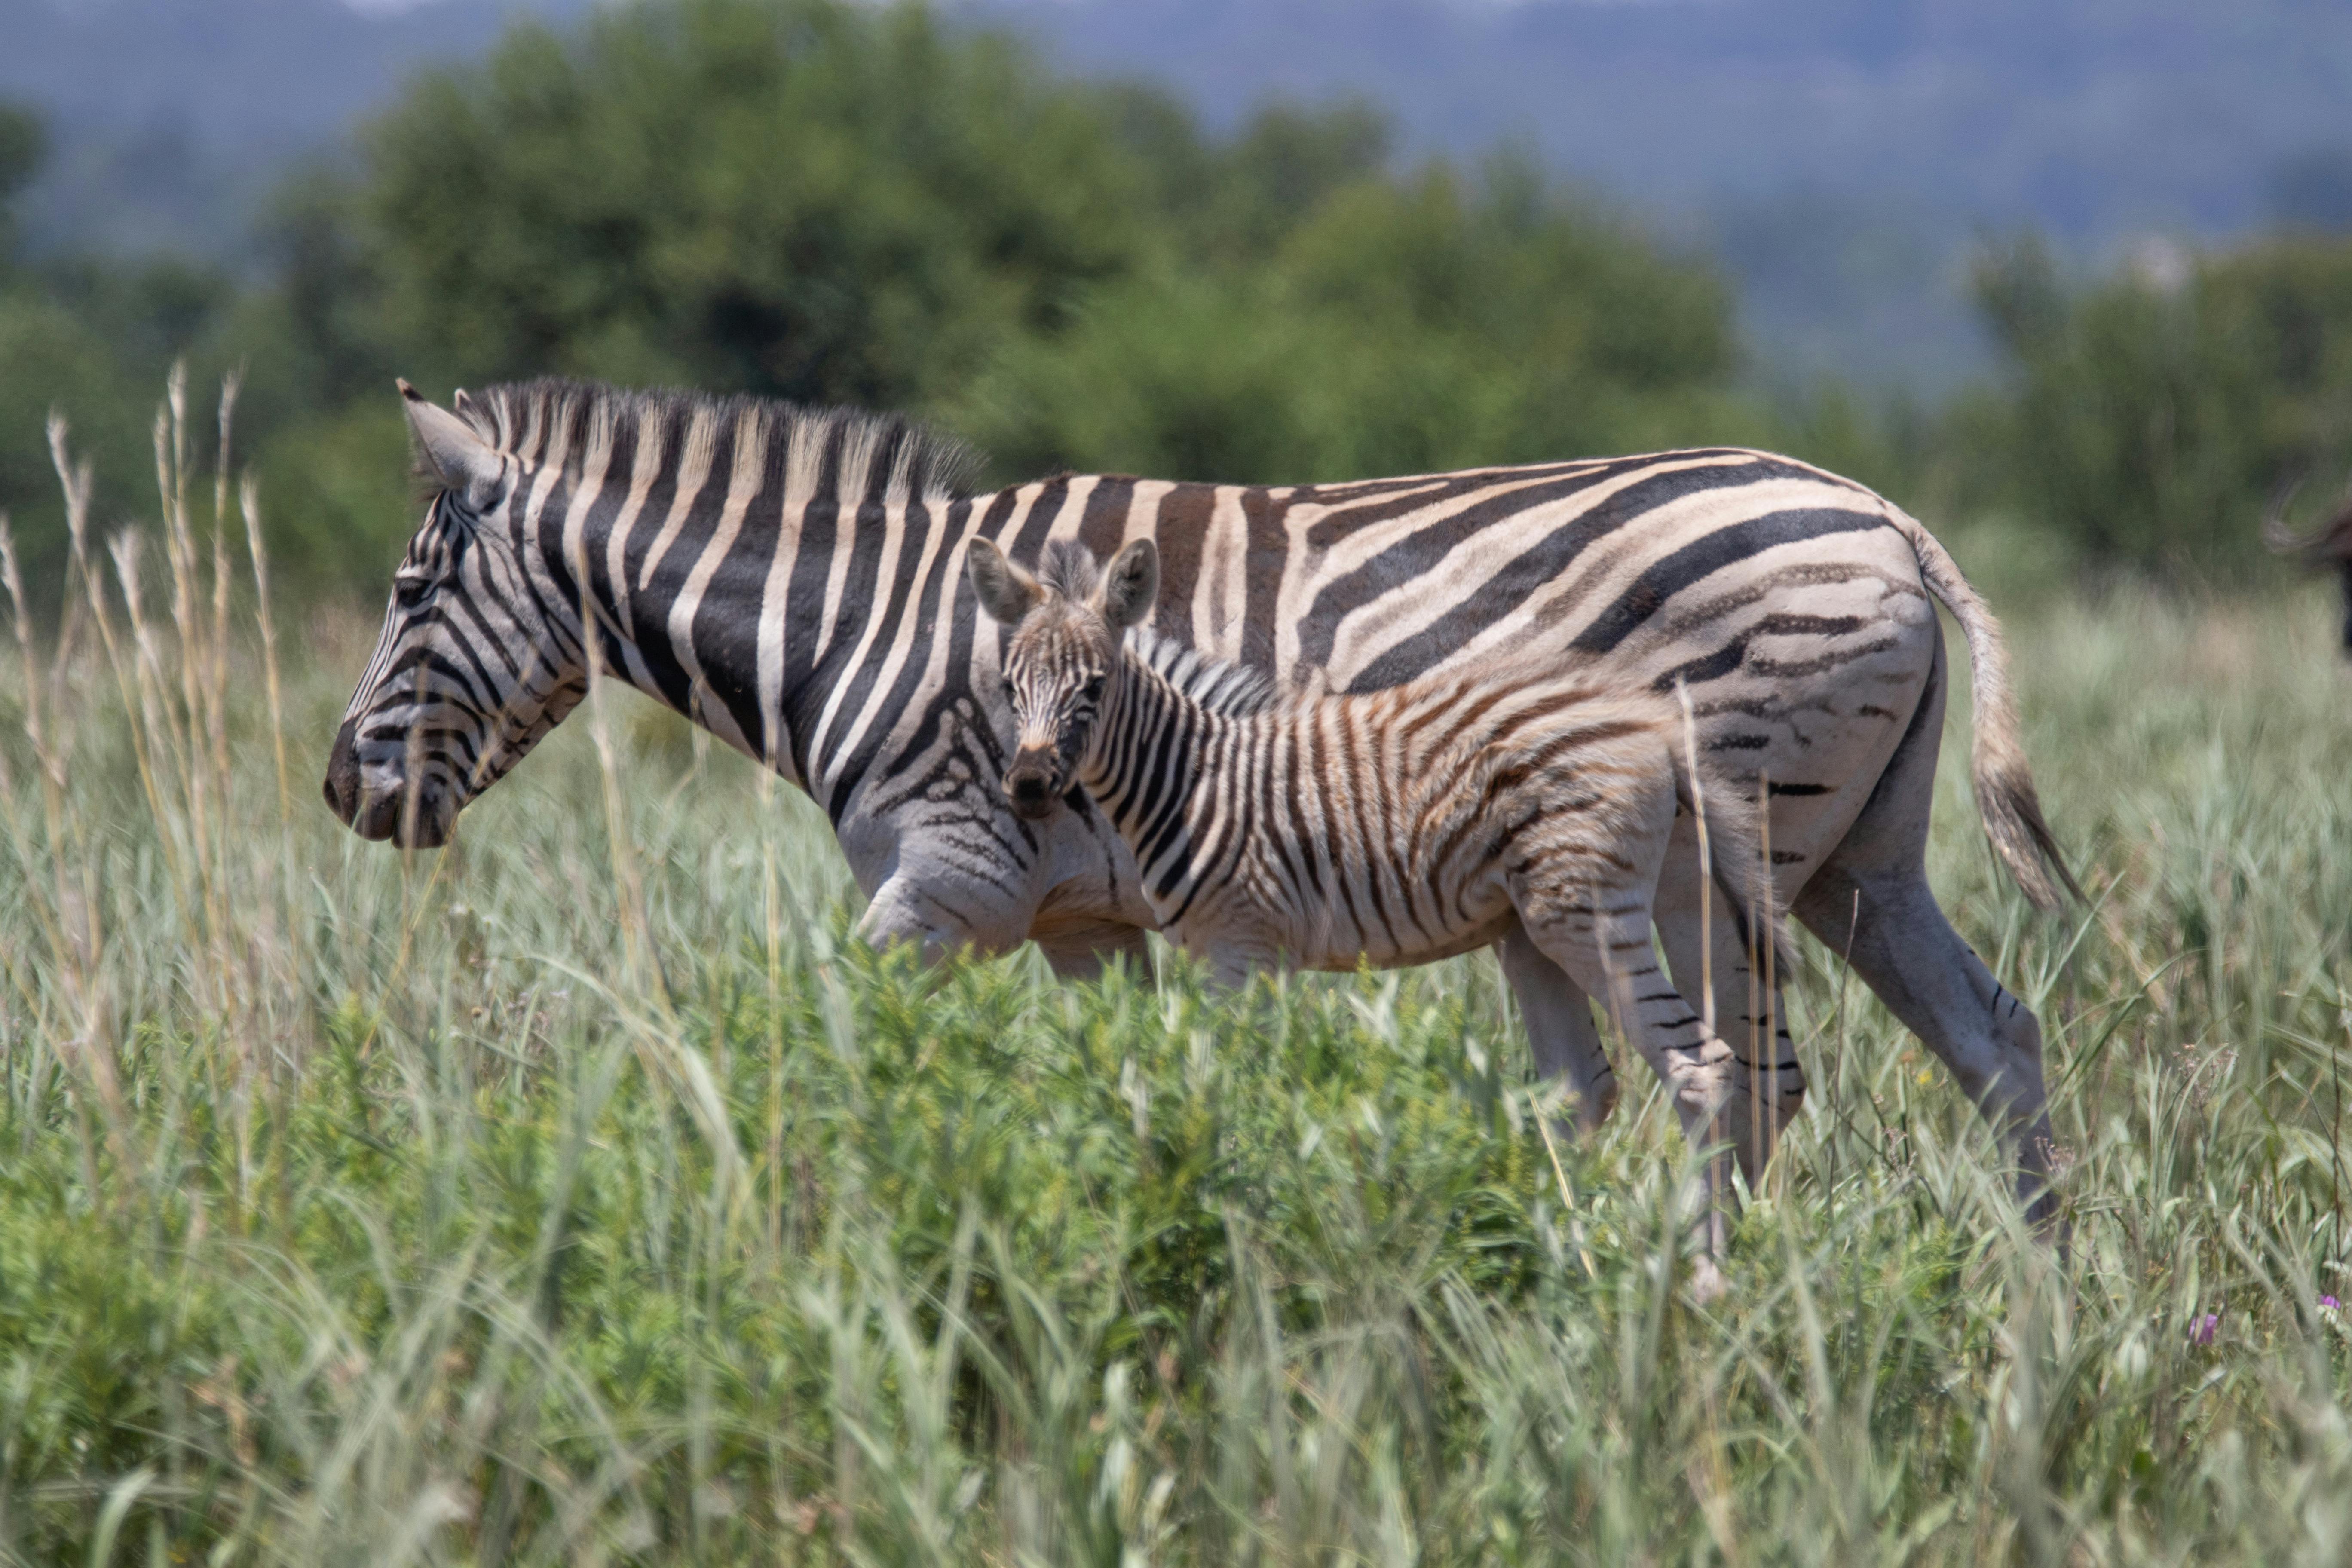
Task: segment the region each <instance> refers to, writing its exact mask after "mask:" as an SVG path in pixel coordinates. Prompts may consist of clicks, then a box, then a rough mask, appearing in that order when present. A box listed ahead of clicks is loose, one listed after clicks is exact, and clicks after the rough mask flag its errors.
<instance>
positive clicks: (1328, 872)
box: [968, 539, 1787, 1291]
mask: <svg viewBox="0 0 2352 1568" xmlns="http://www.w3.org/2000/svg"><path fill="white" fill-rule="evenodd" d="M968 570H969V573H970V575H971V583H972V586H973V589H974V590H975V593H976V595H977V596H978V598H979V602H980V605H981V608H982V610H983V611H985V612H986V613H987V614H988V615H989V616H991V617H992V619H994V620H996V621H998V622H999V623H1001V624H1002V625H1003V626H1006V627H1007V628H1009V630H1008V633H1007V636H1006V639H1005V642H1004V646H1003V652H1002V655H1001V661H1000V662H1001V666H1002V668H1003V685H1004V696H1005V700H1006V701H1007V703H1008V705H1009V706H1010V707H1011V708H1012V710H1013V716H1014V720H1015V722H1016V724H1017V726H1018V733H1019V742H1018V748H1017V750H1016V751H1015V752H1014V753H1013V759H1012V762H1011V763H1010V765H1009V766H1007V767H1006V769H1005V771H1004V782H1003V788H1004V792H1005V795H1006V796H1007V797H1008V799H1009V800H1010V801H1011V803H1012V805H1013V809H1014V810H1015V811H1016V812H1018V813H1019V814H1020V815H1022V816H1025V817H1028V818H1030V819H1032V820H1040V819H1043V818H1044V817H1045V816H1048V815H1050V814H1051V813H1052V811H1053V810H1054V808H1055V804H1056V802H1057V801H1058V800H1059V799H1060V797H1061V796H1062V795H1065V794H1066V793H1067V792H1068V790H1069V789H1070V788H1071V787H1072V785H1073V784H1076V786H1078V787H1081V788H1083V789H1084V790H1085V791H1086V793H1087V796H1088V797H1089V798H1090V799H1091V800H1092V801H1093V803H1094V804H1095V805H1096V806H1097V808H1098V809H1099V810H1100V811H1101V812H1102V814H1103V816H1104V817H1105V819H1106V820H1108V822H1109V823H1110V825H1111V826H1112V827H1113V828H1114V829H1115V830H1116V831H1117V832H1118V835H1119V837H1121V838H1122V839H1124V840H1125V841H1126V843H1127V845H1128V847H1129V849H1130V850H1132V851H1133V853H1134V855H1135V859H1136V864H1137V867H1138V868H1139V870H1140V872H1141V873H1142V879H1143V887H1144V893H1145V897H1146V898H1147V899H1149V900H1150V904H1151V910H1152V913H1153V915H1154V916H1155V917H1156V919H1157V921H1158V924H1159V927H1160V930H1161V931H1164V932H1165V933H1166V934H1167V935H1168V937H1169V938H1170V940H1171V941H1173V942H1176V943H1177V944H1178V945H1179V946H1181V947H1182V948H1183V949H1184V950H1185V951H1186V952H1191V953H1192V954H1194V955H1195V956H1197V957H1200V958H1202V959H1204V960H1206V961H1207V963H1209V965H1210V966H1211V968H1212V970H1213V973H1215V974H1216V976H1217V977H1218V978H1219V979H1220V980H1222V981H1223V982H1225V983H1226V984H1240V983H1243V982H1244V981H1246V980H1247V979H1248V977H1249V976H1250V975H1251V974H1252V973H1255V972H1256V971H1258V970H1260V969H1264V968H1268V967H1272V966H1274V965H1277V964H1288V965H1293V966H1297V967H1301V968H1308V969H1338V970H1347V969H1353V968H1355V967H1356V966H1357V965H1358V964H1359V963H1362V962H1366V961H1369V962H1370V963H1373V964H1375V965H1377V966H1379V967H1381V968H1396V967H1400V966H1402V965H1407V964H1416V963H1429V962H1431V961H1433V960H1435V959H1440V958H1446V957H1450V956H1452V955H1454V954H1455V953H1461V952H1469V951H1470V950H1472V949H1474V948H1477V947H1483V946H1486V945H1487V944H1489V943H1491V942H1498V941H1500V940H1502V939H1503V938H1505V937H1506V936H1507V935H1510V934H1512V933H1513V932H1514V931H1517V932H1521V933H1524V935H1525V937H1526V939H1527V940H1528V941H1529V942H1532V943H1533V945H1534V946H1535V948H1536V949H1537V950H1538V951H1539V952H1541V953H1542V954H1543V955H1544V956H1545V957H1546V958H1549V960H1550V961H1551V962H1552V963H1556V964H1558V965H1559V968H1560V969H1561V970H1562V971H1563V972H1565V973H1566V974H1567V975H1568V976H1569V978H1570V979H1572V980H1573V981H1574V982H1575V983H1576V984H1577V985H1578V986H1579V987H1580V988H1581V989H1582V990H1583V991H1584V992H1585V994H1588V995H1591V996H1593V997H1597V998H1600V999H1601V1001H1602V1003H1603V1005H1605V1006H1606V1007H1607V1008H1608V1009H1609V1011H1610V1013H1611V1015H1612V1017H1613V1019H1614V1020H1615V1022H1616V1023H1617V1025H1618V1026H1619V1027H1620V1028H1621V1029H1622V1031H1623V1032H1624V1034H1625V1037H1626V1038H1627V1039H1629V1040H1630V1041H1631V1042H1633V1046H1634V1047H1635V1048H1636V1049H1637V1050H1639V1051H1640V1052H1641V1054H1642V1056H1643V1059H1644V1060H1646V1061H1647V1062H1648V1063H1649V1064H1650V1068H1651V1070H1653V1071H1654V1072H1655V1073H1656V1074H1657V1075H1658V1078H1659V1079H1660V1080H1661V1081H1662V1082H1663V1083H1664V1084H1665V1085H1666V1087H1667V1089H1668V1091H1669V1092H1670V1094H1671V1095H1672V1097H1673V1100H1674V1104H1675V1112H1676V1114H1677V1115H1678V1116H1679V1118H1680V1119H1681V1121H1682V1124H1683V1128H1684V1131H1685V1133H1686V1134H1687V1135H1688V1136H1689V1137H1690V1138H1691V1139H1692V1141H1693V1142H1695V1143H1698V1144H1700V1145H1702V1146H1705V1145H1714V1144H1723V1143H1726V1142H1728V1141H1729V1139H1730V1138H1731V1136H1732V1130H1731V1128H1730V1127H1729V1126H1728V1125H1727V1123H1726V1122H1725V1121H1724V1120H1723V1111H1724V1110H1725V1108H1726V1106H1727V1104H1728V1102H1729V1100H1731V1098H1732V1094H1733V1092H1734V1090H1735V1089H1736V1088H1737V1087H1738V1079H1737V1078H1736V1076H1735V1075H1736V1074H1737V1073H1738V1071H1739V1070H1740V1068H1742V1067H1744V1066H1746V1065H1747V1064H1745V1063H1743V1062H1742V1061H1741V1060H1740V1058H1739V1057H1738V1053H1736V1052H1735V1050H1734V1049H1733V1047H1731V1046H1730V1045H1729V1044H1728V1043H1727V1042H1726V1041H1725V1040H1723V1039H1722V1038H1720V1037H1718V1036H1717V1035H1716V1034H1715V1032H1714V1031H1713V1029H1712V1028H1711V1027H1710V1026H1709V1022H1708V1021H1707V1020H1705V1019H1703V1017H1702V1015H1701V1010H1700V1009H1698V1008H1695V1007H1694V1006H1692V1005H1691V1004H1690V1003H1689V1002H1688V1001H1687V1000H1685V997H1684V995H1683V994H1682V993H1681V992H1680V991H1679V990H1677V989H1676V988H1675V984H1674V983H1673V982H1672V981H1670V980H1669V979H1668V978H1667V977H1666V975H1665V973H1664V971H1663V970H1662V969H1661V968H1660V967H1659V963H1658V957H1657V952H1656V949H1655V944H1654V942H1653V941H1652V934H1653V933H1652V926H1651V903H1652V900H1653V898H1654V894H1655V892H1656V889H1657V887H1658V881H1659V877H1660V873H1661V870H1662V868H1664V865H1665V862H1666V858H1667V850H1668V847H1669V845H1670V843H1671V841H1672V838H1673V834H1674V826H1675V816H1676V812H1677V809H1678V807H1692V808H1696V806H1697V805H1698V799H1697V797H1698V796H1700V795H1702V793H1703V794H1704V796H1705V799H1706V810H1707V817H1708V827H1709V830H1710V837H1711V840H1712V845H1713V854H1712V855H1711V856H1710V861H1711V868H1712V873H1713V877H1714V879H1715V881H1716V883H1717V885H1718V886H1719V887H1720V888H1721V889H1722V891H1723V892H1724V894H1725V895H1726V897H1725V899H1724V900H1722V904H1721V918H1723V919H1725V920H1726V921H1727V922H1728V923H1729V925H1730V927H1731V929H1732V931H1734V932H1735V933H1736V934H1737V936H1738V940H1739V942H1740V945H1741V947H1742V948H1743V949H1747V950H1749V951H1753V950H1754V946H1755V942H1756V941H1757V940H1758V938H1759V936H1760V937H1761V938H1762V939H1763V940H1767V941H1769V940H1773V938H1774V933H1776V932H1777V931H1778V921H1777V920H1776V919H1775V918H1774V914H1773V910H1772V900H1773V892H1772V886H1771V880H1770V878H1769V875H1768V874H1767V872H1766V870H1765V868H1764V864H1763V857H1762V854H1761V852H1760V848H1759V832H1758V824H1757V819H1758V813H1757V812H1756V811H1755V809H1754V808H1753V806H1752V805H1749V804H1748V803H1747V802H1746V801H1745V800H1744V799H1743V798H1742V797H1741V796H1740V795H1738V793H1737V792H1736V791H1734V790H1731V789H1729V788H1726V787H1721V784H1720V782H1719V781H1718V782H1717V788H1714V789H1712V790H1709V789H1707V788H1706V784H1707V782H1708V781H1707V780H1706V778H1705V776H1704V770H1703V769H1702V772H1701V773H1699V774H1697V775H1695V774H1694V773H1693V772H1692V771H1691V770H1692V768H1693V766H1694V765H1696V752H1695V751H1686V750H1685V749H1684V747H1683V745H1682V744H1681V742H1682V740H1683V737H1682V734H1681V730H1682V727H1683V726H1682V718H1681V713H1680V710H1678V709H1677V708H1676V707H1675V705H1674V704H1673V703H1672V702H1671V701H1670V700H1666V699H1664V698H1662V697H1661V696H1659V695H1658V694H1656V693H1653V692H1648V691H1643V690H1640V689H1635V690H1633V691H1632V692H1624V693H1621V692H1613V691H1612V690H1610V689H1608V688H1607V686H1606V685H1605V684H1604V683H1603V682H1601V681H1599V680H1596V679H1593V678H1591V676H1590V675H1586V674H1580V673H1576V672H1572V671H1560V670H1556V669H1547V668H1542V667H1540V666H1534V665H1521V666H1513V665H1510V664H1506V665H1504V666H1503V667H1502V668H1487V669H1485V670H1481V671H1471V670H1460V669H1457V670H1452V671H1446V672H1440V673H1437V674H1433V675H1426V676H1423V677H1420V678H1418V679H1413V680H1410V681H1407V682H1405V683H1403V684H1402V685H1400V686H1394V687H1391V688H1389V689H1385V690H1381V691H1376V692H1370V693H1365V694H1361V695H1344V694H1342V695H1307V694H1296V693H1294V694H1288V695H1285V694H1281V693H1279V692H1277V690H1276V688H1275V687H1274V686H1273V685H1272V684H1271V683H1270V682H1268V681H1266V680H1265V679H1263V678H1262V677H1259V676H1256V675H1255V674H1253V673H1251V672H1248V671H1244V670H1240V669H1236V668H1233V667H1231V666H1228V665H1224V664H1221V663H1218V662H1216V661H1214V660H1213V659H1207V658H1202V657H1201V656H1199V655H1197V654H1195V653H1193V652H1192V651H1190V650H1187V649H1184V648H1182V647H1180V646H1178V645H1177V644H1175V643H1173V642H1171V641H1169V640H1166V639H1164V638H1160V637H1154V636H1152V635H1151V634H1150V633H1149V632H1148V631H1136V635H1135V639H1134V640H1133V641H1132V642H1129V641H1127V640H1126V639H1127V638H1128V636H1129V632H1130V630H1133V629H1135V628H1139V627H1140V626H1142V624H1143V622H1144V621H1145V619H1146V617H1147V616H1149V615H1150V609H1151V606H1152V605H1153V603H1154V601H1155V598H1156V596H1157V595H1158V592H1159V578H1160V568H1159V552H1158V551H1157V550H1156V549H1155V548H1154V547H1153V545H1152V542H1150V540H1148V539H1139V540H1137V541H1135V542H1132V543H1130V544H1129V545H1128V546H1127V547H1126V548H1125V549H1123V550H1122V551H1120V552H1119V553H1118V556H1117V557H1116V558H1115V559H1114V560H1113V561H1112V562H1111V564H1110V567H1109V570H1108V572H1107V573H1103V574H1100V575H1099V576H1097V571H1096V567H1095V563H1094V559H1093V557H1092V556H1091V555H1090V554H1089V553H1088V552H1087V551H1086V550H1085V548H1084V547H1083V546H1080V545H1077V544H1075V543H1062V544H1056V545H1054V546H1052V547H1050V548H1049V549H1048V550H1047V551H1046V552H1045V559H1044V561H1043V563H1042V569H1041V571H1040V573H1039V574H1038V575H1036V576H1032V575H1031V574H1028V573H1026V572H1024V571H1023V570H1022V569H1021V568H1020V567H1018V566H1015V565H1014V564H1013V563H1012V562H1011V561H1009V560H1007V559H1006V558H1005V556H1004V554H1003V552H1001V551H999V550H998V549H997V548H996V547H995V546H994V545H993V544H992V543H990V542H988V541H986V540H976V541H974V542H973V543H972V546H971V554H970V557H969V567H968ZM1780 973H1787V965H1786V963H1782V964H1781V966H1780ZM1758 1047H1759V1042H1756V1041H1750V1042H1749V1049H1748V1055H1749V1056H1750V1057H1751V1058H1752V1057H1753V1056H1754V1054H1755V1051H1756V1049H1757V1048H1758ZM1607 1070H1608V1069H1607V1066H1606V1060H1605V1058H1603V1059H1602V1061H1601V1064H1600V1067H1599V1073H1601V1074H1605V1073H1606V1072H1607ZM1588 1076H1591V1079H1592V1081H1590V1082H1587V1083H1583V1084H1580V1085H1579V1086H1578V1087H1579V1088H1580V1089H1583V1090H1584V1091H1585V1093H1586V1095H1587V1097H1588V1103H1587V1104H1586V1106H1585V1108H1584V1110H1585V1115H1586V1118H1587V1120H1588V1122H1590V1121H1597V1120H1598V1119H1599V1118H1600V1117H1601V1116H1605V1115H1606V1114H1607V1112H1608V1109H1609V1104H1610V1102H1611V1101H1612V1100H1613V1099H1614V1086H1613V1081H1612V1080H1609V1079H1605V1078H1601V1077H1600V1076H1598V1074H1594V1075H1588ZM1728 1178H1729V1166H1728V1163H1727V1158H1725V1157H1718V1159H1717V1163H1716V1166H1715V1168H1714V1169H1713V1170H1711V1171H1710V1185H1711V1186H1712V1187H1713V1188H1714V1190H1715V1192H1716V1193H1717V1198H1718V1202H1717V1205H1716V1212H1715V1215H1714V1216H1713V1217H1712V1218H1711V1220H1710V1222H1709V1225H1708V1230H1709V1238H1708V1239H1709V1245H1708V1247H1706V1253H1707V1255H1708V1256H1707V1257H1706V1258H1703V1259H1702V1263H1701V1266H1700V1278H1699V1285H1700V1288H1701V1289H1702V1291H1706V1290H1710V1289H1713V1288H1714V1287H1715V1285H1716V1283H1717V1276H1716V1275H1715V1272H1714V1269H1713V1267H1712V1261H1711V1258H1712V1256H1713V1255H1716V1254H1719V1252H1720V1249H1721V1241H1722V1235H1721V1224H1722V1222H1721V1215H1722V1212H1723V1207H1724V1201H1723V1200H1725V1199H1726V1198H1727V1195H1728Z"/></svg>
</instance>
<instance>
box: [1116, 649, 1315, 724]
mask: <svg viewBox="0 0 2352 1568" xmlns="http://www.w3.org/2000/svg"><path fill="white" fill-rule="evenodd" d="M1129 638H1130V640H1129V645H1128V646H1129V647H1130V648H1132V649H1133V650H1134V652H1135V655H1136V657H1137V658H1140V659H1141V660H1143V662H1144V665H1145V667H1146V668H1149V669H1150V670H1151V671H1152V672H1153V673H1154V674H1156V675H1158V676H1159V677H1160V679H1162V680H1164V681H1166V682H1167V683H1168V684H1169V685H1170V686H1171V687H1173V688H1175V689H1177V690H1178V691H1180V692H1181V693H1183V694H1184V695H1185V696H1187V697H1189V698H1191V699H1192V700H1193V701H1195V702H1197V703H1199V704H1200V705H1201V706H1202V707H1203V708H1205V709H1207V710H1209V711H1210V712H1212V713H1222V714H1224V715H1226V716H1228V717H1230V718H1235V719H1246V718H1248V717H1249V716H1250V715H1252V714H1254V713H1264V712H1266V711H1267V710H1270V709H1272V708H1273V707H1274V706H1275V705H1276V703H1277V702H1279V701H1280V700H1282V691H1281V689H1280V688H1279V687H1277V686H1276V685H1275V683H1274V678H1273V677H1272V676H1270V675H1267V674H1265V673H1264V672H1263V671H1260V670H1255V669H1250V668H1245V667H1244V666H1242V665H1238V664H1227V663H1226V662H1225V661H1224V660H1223V659H1221V658H1210V657H1209V656H1208V655H1207V654H1204V653H1202V652H1201V651H1200V650H1199V649H1197V648H1190V647H1185V646H1184V645H1183V644H1182V643H1180V642H1178V641H1176V640H1175V639H1174V638H1173V637H1161V636H1160V634H1159V633H1158V632H1155V631H1149V630H1146V629H1144V628H1143V627H1140V626H1139V627H1137V628H1136V629H1135V631H1133V632H1132V633H1130V634H1129Z"/></svg>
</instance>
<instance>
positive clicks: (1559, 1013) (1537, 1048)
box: [1495, 925, 1617, 1133]
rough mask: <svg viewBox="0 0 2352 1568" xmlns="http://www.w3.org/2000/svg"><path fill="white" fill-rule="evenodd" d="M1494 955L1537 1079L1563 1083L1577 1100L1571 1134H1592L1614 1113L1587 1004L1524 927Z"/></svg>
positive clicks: (1603, 1055)
mask: <svg viewBox="0 0 2352 1568" xmlns="http://www.w3.org/2000/svg"><path fill="white" fill-rule="evenodd" d="M1495 954H1496V957H1497V958H1499V959H1501V960H1502V963H1503V978H1504V979H1505V980H1507V981H1508V982H1509V983H1510V986H1511V994H1512V995H1513V996H1514V997H1516V998H1517V1001H1518V1004H1519V1017H1520V1019H1521V1020H1522V1021H1523V1022H1524V1023H1525V1024H1526V1026H1527V1031H1528V1050H1529V1052H1530V1053H1531V1054H1532V1055H1533V1056H1534V1058H1535V1063H1536V1073H1537V1076H1538V1077H1539V1078H1543V1079H1559V1078H1565V1079H1567V1080H1568V1088H1569V1089H1570V1092H1571V1093H1573V1094H1574V1095H1575V1096H1576V1130H1577V1131H1580V1132H1586V1133H1590V1132H1591V1131H1595V1130H1597V1129H1598V1128H1599V1127H1600V1126H1601V1123H1602V1122H1604V1121H1608V1120H1609V1117H1610V1113H1611V1112H1612V1111H1614V1110H1616V1109H1617V1069H1616V1068H1613V1067H1612V1066H1610V1063H1609V1053H1608V1052H1607V1051H1605V1050H1603V1049H1602V1048H1601V1031H1600V1030H1598V1029H1596V1028H1595V1027H1593V1024H1592V1002H1591V998H1590V997H1588V996H1587V995H1586V994H1584V989H1583V987H1581V986H1580V985H1578V984H1577V983H1576V982H1575V981H1573V980H1571V979H1570V978H1569V974H1568V971H1566V970H1565V969H1562V968H1561V967H1560V966H1559V964H1557V963H1553V962H1552V961H1551V960H1550V959H1549V958H1547V957H1546V956H1544V951H1543V949H1542V948H1540V947H1538V946H1537V945H1536V943H1535V941H1534V939H1533V938H1531V937H1529V936H1528V932H1527V928H1526V927H1524V926H1520V925H1514V926H1513V927H1512V928H1511V931H1510V933H1509V934H1508V935H1507V936H1505V937H1504V938H1503V939H1502V940H1501V941H1500V942H1496V944H1495Z"/></svg>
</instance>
